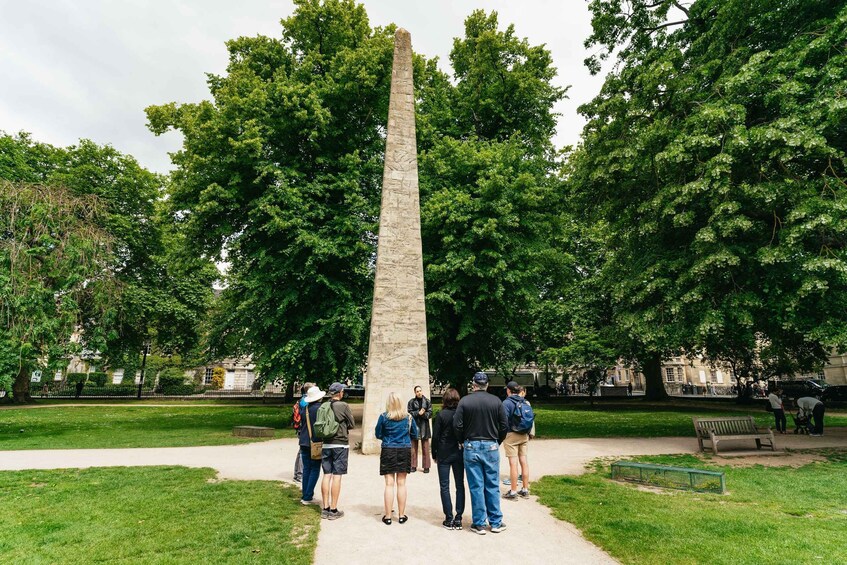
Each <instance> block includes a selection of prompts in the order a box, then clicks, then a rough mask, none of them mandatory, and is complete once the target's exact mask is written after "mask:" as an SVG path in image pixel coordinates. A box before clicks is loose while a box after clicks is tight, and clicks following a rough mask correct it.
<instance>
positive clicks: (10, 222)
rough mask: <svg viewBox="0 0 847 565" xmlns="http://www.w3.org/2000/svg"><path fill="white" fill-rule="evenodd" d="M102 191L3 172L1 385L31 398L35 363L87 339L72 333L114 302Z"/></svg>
mask: <svg viewBox="0 0 847 565" xmlns="http://www.w3.org/2000/svg"><path fill="white" fill-rule="evenodd" d="M104 209H105V207H104V206H103V203H102V201H101V200H100V199H98V198H96V197H94V196H91V195H86V196H75V195H73V194H71V193H70V191H68V190H67V189H64V188H60V187H51V186H45V185H33V184H27V183H12V182H9V181H5V180H2V179H0V389H3V390H8V388H9V387H10V385H11V388H12V392H13V400H14V401H15V402H23V401H26V400H28V399H29V382H30V374H31V372H32V371H34V370H44V371H47V370H50V369H62V368H64V367H63V364H66V363H67V361H66V356H67V355H68V354H69V353H71V352H74V351H76V352H78V351H80V349H81V348H82V347H83V346H89V347H90V346H91V344H90V342H89V340H88V339H87V338H88V336H87V335H85V334H83V335H79V334H77V335H78V336H79V338H80V339H79V340H78V341H72V340H71V336H72V335H73V334H74V332H75V330H76V329H77V328H78V327H79V326H80V325H81V324H82V323H83V321H84V320H86V319H96V318H100V317H102V316H103V315H104V313H105V312H107V311H109V310H110V309H111V308H112V307H113V302H114V300H115V296H116V291H115V277H114V272H113V271H112V266H113V264H114V257H113V255H112V245H111V243H112V239H111V237H110V236H109V234H108V233H107V232H106V231H105V230H103V229H102V228H101V227H100V226H99V224H100V221H101V219H102V215H103V214H104Z"/></svg>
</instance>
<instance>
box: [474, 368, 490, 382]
mask: <svg viewBox="0 0 847 565" xmlns="http://www.w3.org/2000/svg"><path fill="white" fill-rule="evenodd" d="M473 382H475V383H476V384H478V385H487V384H488V375H486V374H485V373H483V372H482V371H479V372H478V373H474V376H473Z"/></svg>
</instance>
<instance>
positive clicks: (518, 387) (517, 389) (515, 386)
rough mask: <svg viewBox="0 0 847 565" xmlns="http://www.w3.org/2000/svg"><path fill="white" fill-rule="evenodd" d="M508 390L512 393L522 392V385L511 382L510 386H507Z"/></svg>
mask: <svg viewBox="0 0 847 565" xmlns="http://www.w3.org/2000/svg"><path fill="white" fill-rule="evenodd" d="M506 388H508V389H509V390H511V391H512V392H520V391H521V385H519V384H518V383H516V382H515V381H509V384H507V385H506Z"/></svg>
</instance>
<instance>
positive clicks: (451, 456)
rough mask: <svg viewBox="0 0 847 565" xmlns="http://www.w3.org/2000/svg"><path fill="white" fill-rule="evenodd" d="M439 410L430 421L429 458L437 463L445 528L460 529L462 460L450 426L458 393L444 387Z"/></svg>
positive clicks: (463, 471)
mask: <svg viewBox="0 0 847 565" xmlns="http://www.w3.org/2000/svg"><path fill="white" fill-rule="evenodd" d="M441 402H442V405H441V411H440V412H439V413H438V415H437V416H436V417H435V420H434V421H433V423H432V458H433V460H435V462H436V463H437V468H438V485H439V488H440V489H441V510H442V511H443V512H444V522H442V523H441V525H442V526H444V528H446V529H448V530H461V529H462V513H463V512H464V511H465V463H464V460H463V458H462V449H461V444H460V443H459V440H458V438H456V432H455V431H454V430H453V415H454V414H455V413H456V406H457V405H458V404H459V393H458V392H457V391H456V389H453V388H448V389H447V390H446V391H445V392H444V396H443V397H442V399H441ZM450 471H453V482H454V483H455V485H456V514H455V515H454V514H453V503H452V501H451V500H450Z"/></svg>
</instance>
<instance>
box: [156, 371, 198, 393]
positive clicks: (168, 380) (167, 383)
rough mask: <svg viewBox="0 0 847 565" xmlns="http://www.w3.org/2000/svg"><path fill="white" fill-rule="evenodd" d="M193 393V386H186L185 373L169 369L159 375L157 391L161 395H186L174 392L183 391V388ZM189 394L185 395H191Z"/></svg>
mask: <svg viewBox="0 0 847 565" xmlns="http://www.w3.org/2000/svg"><path fill="white" fill-rule="evenodd" d="M186 386H187V387H188V389H189V390H190V391H191V392H193V391H194V385H186V383H185V373H184V372H183V371H182V370H180V369H177V368H175V367H169V368H167V369H165V370H164V371H162V372H161V373H159V389H158V391H159V392H161V393H163V394H186V393H184V392H176V391H182V390H185V387H186ZM191 392H189V393H187V394H191Z"/></svg>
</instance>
